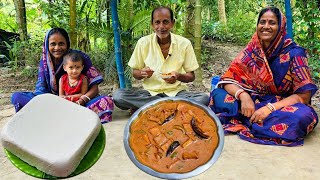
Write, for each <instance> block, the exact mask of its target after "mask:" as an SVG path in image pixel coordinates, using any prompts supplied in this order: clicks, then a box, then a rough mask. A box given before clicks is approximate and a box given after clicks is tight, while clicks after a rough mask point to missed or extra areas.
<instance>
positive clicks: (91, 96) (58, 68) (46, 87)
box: [11, 28, 114, 123]
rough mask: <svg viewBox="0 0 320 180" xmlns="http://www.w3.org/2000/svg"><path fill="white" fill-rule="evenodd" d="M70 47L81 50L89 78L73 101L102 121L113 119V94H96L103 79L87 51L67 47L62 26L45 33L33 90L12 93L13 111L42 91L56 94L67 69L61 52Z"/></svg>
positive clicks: (66, 50)
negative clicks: (82, 91)
mask: <svg viewBox="0 0 320 180" xmlns="http://www.w3.org/2000/svg"><path fill="white" fill-rule="evenodd" d="M73 51H75V52H78V53H80V54H81V56H82V58H83V60H84V68H83V70H82V72H81V73H82V74H84V75H86V76H87V78H88V81H89V90H88V92H87V93H85V94H84V95H82V96H81V97H80V99H79V100H78V101H77V102H76V103H78V104H80V105H82V106H85V107H87V108H89V109H91V110H92V111H94V112H96V113H97V114H98V115H99V117H100V119H101V123H106V122H109V121H111V120H112V116H111V114H112V111H113V106H114V105H113V100H112V98H111V97H109V96H102V95H99V89H98V85H99V84H100V83H101V82H102V81H103V79H102V75H101V74H100V73H99V72H98V71H97V69H96V68H95V67H93V66H92V62H91V60H90V58H89V56H88V55H87V54H85V53H83V52H81V51H77V50H72V49H70V39H69V35H68V33H67V32H66V31H65V30H64V29H62V28H53V29H51V30H49V31H48V32H47V34H46V37H45V39H44V43H43V50H42V57H41V59H40V65H39V72H38V81H37V83H36V87H35V91H34V92H15V93H13V95H12V98H11V102H12V104H13V105H14V107H15V110H16V112H18V111H19V110H20V109H21V108H22V107H23V106H24V105H26V104H27V103H28V102H29V101H30V100H31V99H32V98H33V97H35V96H37V95H40V94H44V93H52V94H56V95H58V91H59V87H58V86H59V79H60V77H61V76H62V75H64V74H65V73H66V72H65V71H64V70H63V63H62V61H63V56H64V55H65V54H67V53H68V52H73Z"/></svg>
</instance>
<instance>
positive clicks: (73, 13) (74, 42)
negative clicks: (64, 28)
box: [70, 0, 77, 48]
mask: <svg viewBox="0 0 320 180" xmlns="http://www.w3.org/2000/svg"><path fill="white" fill-rule="evenodd" d="M76 26H77V9H76V0H70V40H71V46H72V47H73V48H74V47H77V32H76Z"/></svg>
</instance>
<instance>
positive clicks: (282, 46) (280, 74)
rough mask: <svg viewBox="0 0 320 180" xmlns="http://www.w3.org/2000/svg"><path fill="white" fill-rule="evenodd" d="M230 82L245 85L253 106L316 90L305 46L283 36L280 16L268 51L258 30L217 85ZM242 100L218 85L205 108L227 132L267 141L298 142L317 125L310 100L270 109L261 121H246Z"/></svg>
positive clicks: (252, 140) (302, 140)
mask: <svg viewBox="0 0 320 180" xmlns="http://www.w3.org/2000/svg"><path fill="white" fill-rule="evenodd" d="M224 83H233V84H236V85H238V86H240V87H242V88H243V89H245V90H246V91H247V92H248V93H249V94H250V95H251V98H252V100H253V102H254V103H255V109H259V108H261V107H263V106H265V105H266V104H267V103H274V102H277V101H280V100H281V99H283V98H286V97H288V96H290V95H292V94H295V93H302V92H306V91H311V95H314V93H315V92H316V91H317V87H316V85H315V84H314V83H313V81H312V79H311V76H310V71H309V68H308V62H307V55H306V52H305V49H303V48H302V47H300V46H298V45H297V44H296V43H294V42H293V41H292V39H290V38H289V37H288V36H287V35H286V18H285V17H284V16H283V15H282V17H281V20H279V31H278V34H277V36H276V37H275V39H274V40H273V41H272V42H271V43H270V45H269V47H268V48H267V50H266V51H263V50H262V47H261V44H260V42H259V38H258V35H257V32H256V33H255V34H254V35H253V37H252V39H251V41H250V42H249V43H248V45H247V47H246V48H245V49H244V50H243V51H242V52H241V53H240V54H239V55H238V56H237V57H236V58H235V59H234V60H233V61H232V63H231V65H230V67H229V69H228V70H227V72H226V73H225V74H224V75H223V76H222V77H221V81H220V82H219V85H221V84H222V85H223V84H224ZM240 103H241V102H240V101H238V100H236V99H235V98H234V97H233V96H231V95H230V94H228V93H227V92H226V91H225V90H224V89H222V88H218V89H215V90H214V91H212V92H211V94H210V104H209V107H210V108H211V109H212V110H213V111H214V112H215V113H216V114H217V115H218V117H219V118H220V120H221V122H222V124H223V126H224V129H225V132H227V133H237V134H238V135H239V136H240V138H241V139H244V140H247V141H250V142H253V143H258V144H269V145H283V146H297V145H302V144H303V142H304V139H303V138H304V137H305V136H306V135H307V134H308V133H310V132H311V131H312V130H313V129H314V127H315V126H316V125H317V123H318V116H317V114H316V112H315V111H314V109H313V108H312V107H311V105H310V104H308V105H305V104H302V103H297V104H294V105H291V106H285V107H283V108H281V109H278V110H276V111H274V112H272V113H271V114H270V115H269V116H268V117H267V118H266V119H265V120H264V121H263V123H260V124H259V123H253V124H251V123H250V122H249V118H247V117H245V116H243V115H242V114H240V113H239V108H240Z"/></svg>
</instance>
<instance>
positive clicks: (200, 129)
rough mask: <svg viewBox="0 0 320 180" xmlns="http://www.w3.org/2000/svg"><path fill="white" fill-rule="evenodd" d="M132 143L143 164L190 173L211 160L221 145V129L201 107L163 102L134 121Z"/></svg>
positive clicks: (184, 103) (131, 133) (184, 102)
mask: <svg viewBox="0 0 320 180" xmlns="http://www.w3.org/2000/svg"><path fill="white" fill-rule="evenodd" d="M129 144H130V148H131V150H132V151H133V153H134V155H135V157H136V159H137V160H138V161H139V162H140V163H142V164H143V165H145V166H148V167H150V168H151V169H153V170H155V171H157V172H161V173H186V172H190V171H192V170H194V169H196V168H197V167H199V166H201V165H203V164H206V163H207V162H208V161H209V160H210V159H211V157H212V156H213V153H214V151H215V149H216V148H217V147H218V144H219V137H218V128H217V125H216V123H215V121H214V120H213V118H212V117H211V116H209V115H208V114H207V113H206V112H205V111H204V110H203V109H202V108H200V107H197V106H195V105H193V104H191V103H188V102H186V101H172V100H171V101H162V102H159V103H157V104H155V105H154V106H152V107H149V108H147V109H145V110H143V111H141V112H140V114H139V115H138V118H137V119H135V120H134V121H133V122H132V124H131V126H130V137H129Z"/></svg>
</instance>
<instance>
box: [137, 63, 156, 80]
mask: <svg viewBox="0 0 320 180" xmlns="http://www.w3.org/2000/svg"><path fill="white" fill-rule="evenodd" d="M153 72H154V71H153V70H152V69H150V67H148V66H147V67H144V68H142V69H141V71H140V74H141V76H142V77H143V78H150V77H151V76H152V74H153Z"/></svg>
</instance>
